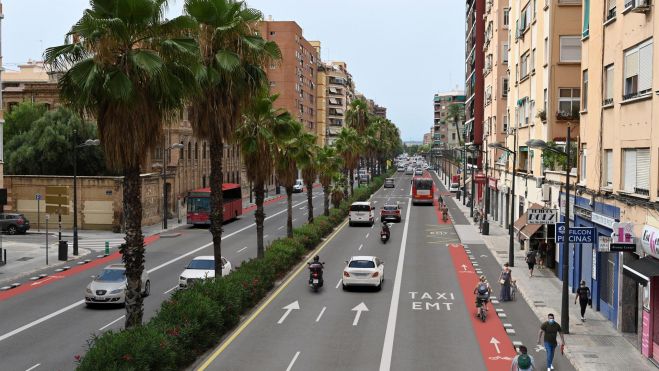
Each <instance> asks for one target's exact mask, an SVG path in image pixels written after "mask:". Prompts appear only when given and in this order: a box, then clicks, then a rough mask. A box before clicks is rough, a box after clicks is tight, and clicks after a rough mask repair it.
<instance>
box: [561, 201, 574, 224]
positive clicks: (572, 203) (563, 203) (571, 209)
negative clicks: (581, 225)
mask: <svg viewBox="0 0 659 371" xmlns="http://www.w3.org/2000/svg"><path fill="white" fill-rule="evenodd" d="M559 206H560V209H561V215H563V216H565V196H564V195H561V199H560V203H559ZM570 220H574V196H570Z"/></svg>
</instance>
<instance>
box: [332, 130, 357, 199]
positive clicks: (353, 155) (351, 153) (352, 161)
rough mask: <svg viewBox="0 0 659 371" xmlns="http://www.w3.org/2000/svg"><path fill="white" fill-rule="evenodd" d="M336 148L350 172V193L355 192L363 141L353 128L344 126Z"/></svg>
mask: <svg viewBox="0 0 659 371" xmlns="http://www.w3.org/2000/svg"><path fill="white" fill-rule="evenodd" d="M335 144H336V150H337V151H338V153H339V155H340V156H341V157H342V158H343V165H344V167H345V168H344V171H345V172H347V174H348V179H349V180H348V183H349V184H350V195H351V196H352V194H353V193H354V190H353V188H354V184H355V174H354V171H355V167H356V166H357V163H358V162H359V153H360V151H361V149H362V142H361V139H360V138H359V135H358V134H357V131H356V130H355V129H353V128H349V127H344V128H343V129H341V132H340V133H339V136H338V138H337V139H336V142H335Z"/></svg>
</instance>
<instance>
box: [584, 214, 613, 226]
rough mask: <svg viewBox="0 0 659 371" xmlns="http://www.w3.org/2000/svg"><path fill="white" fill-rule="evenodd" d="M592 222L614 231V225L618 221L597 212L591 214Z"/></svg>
mask: <svg viewBox="0 0 659 371" xmlns="http://www.w3.org/2000/svg"><path fill="white" fill-rule="evenodd" d="M590 220H592V222H593V223H595V224H599V225H601V226H603V227H607V228H609V229H613V224H614V223H615V222H616V220H615V219H613V218H609V217H608V216H604V215H602V214H598V213H595V212H594V213H591V217H590Z"/></svg>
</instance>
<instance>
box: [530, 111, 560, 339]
mask: <svg viewBox="0 0 659 371" xmlns="http://www.w3.org/2000/svg"><path fill="white" fill-rule="evenodd" d="M526 145H527V146H528V147H529V148H537V149H540V150H544V151H550V152H554V153H557V154H559V155H561V156H565V157H566V160H567V161H566V162H567V167H566V169H565V230H564V232H563V257H562V259H563V264H562V276H563V295H562V298H561V328H562V330H563V332H564V333H566V334H569V333H570V309H569V302H568V301H569V289H568V277H567V276H568V268H569V259H570V255H569V250H570V240H569V236H570V167H571V166H570V125H569V123H568V127H567V137H566V146H565V152H563V151H559V150H557V149H554V148H551V147H549V146H548V145H547V142H545V141H544V140H540V139H531V140H529V141H527V142H526Z"/></svg>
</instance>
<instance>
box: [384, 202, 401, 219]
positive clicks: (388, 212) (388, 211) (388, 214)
mask: <svg viewBox="0 0 659 371" xmlns="http://www.w3.org/2000/svg"><path fill="white" fill-rule="evenodd" d="M400 214H401V213H400V206H398V204H385V205H384V206H382V209H380V220H382V221H386V220H393V221H395V222H398V223H400V221H401V215H400Z"/></svg>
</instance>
